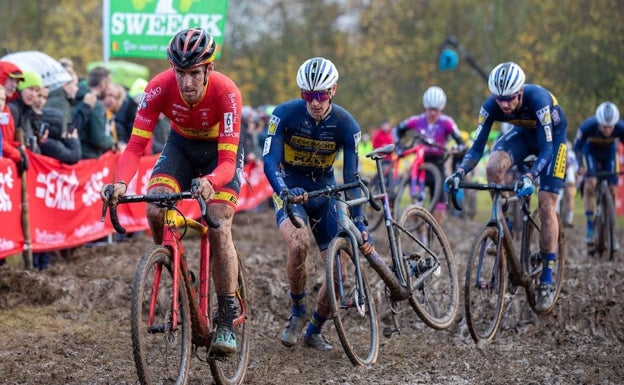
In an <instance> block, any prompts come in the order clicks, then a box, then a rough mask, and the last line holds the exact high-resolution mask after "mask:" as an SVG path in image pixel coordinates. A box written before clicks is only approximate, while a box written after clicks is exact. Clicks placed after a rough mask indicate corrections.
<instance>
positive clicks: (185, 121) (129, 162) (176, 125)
mask: <svg viewBox="0 0 624 385" xmlns="http://www.w3.org/2000/svg"><path fill="white" fill-rule="evenodd" d="M206 87H207V88H206V92H205V94H204V97H203V98H202V99H201V101H200V102H198V103H197V104H194V105H189V104H187V103H186V102H185V101H184V100H183V99H182V96H181V95H180V91H179V89H178V83H177V82H176V78H175V73H174V71H173V69H169V70H167V71H164V72H161V73H160V74H158V75H156V76H155V77H154V78H153V79H152V80H151V81H150V82H149V83H148V84H147V87H146V88H145V93H144V95H143V98H142V99H141V102H140V103H139V108H138V111H137V115H136V118H135V119H134V125H133V127H132V135H131V136H130V140H129V141H128V146H127V147H126V149H125V151H124V152H123V154H122V155H121V157H120V158H119V162H118V172H119V174H118V176H117V180H118V181H124V182H126V183H127V182H129V181H130V180H131V179H132V178H133V177H134V174H135V173H136V171H137V168H138V166H139V160H140V158H141V154H143V151H144V149H145V147H146V146H147V143H148V142H149V140H150V139H151V137H152V134H153V131H154V128H155V127H156V124H157V122H158V118H159V116H160V114H161V113H162V114H164V115H165V116H166V117H167V118H169V120H170V121H171V129H172V130H174V131H176V132H177V133H179V134H180V135H181V136H183V137H185V138H188V139H191V140H197V141H207V142H214V141H216V142H218V145H217V157H218V163H217V167H216V168H215V170H214V171H213V172H212V173H210V174H209V175H207V176H206V178H207V179H208V180H209V181H210V182H211V183H212V185H213V186H215V187H220V186H223V185H225V184H226V183H228V182H229V181H230V180H231V179H232V177H233V176H234V172H235V170H236V153H237V151H238V145H239V142H240V121H241V118H240V114H241V110H242V97H241V94H240V91H239V89H238V87H237V86H236V84H234V82H233V81H232V80H231V79H230V78H228V77H227V76H225V75H223V74H222V73H220V72H216V71H212V72H211V73H210V76H209V77H208V84H207V85H206Z"/></svg>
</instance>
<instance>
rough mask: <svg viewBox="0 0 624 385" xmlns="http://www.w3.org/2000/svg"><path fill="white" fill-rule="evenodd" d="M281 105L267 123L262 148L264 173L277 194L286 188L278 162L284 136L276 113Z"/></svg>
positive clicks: (280, 108) (281, 155) (279, 162)
mask: <svg viewBox="0 0 624 385" xmlns="http://www.w3.org/2000/svg"><path fill="white" fill-rule="evenodd" d="M282 109H283V108H282V107H281V106H278V107H277V108H276V109H275V111H274V113H273V115H271V118H270V119H269V123H268V125H267V136H266V139H265V140H264V147H263V149H262V157H263V159H264V174H265V175H266V177H267V179H268V180H269V183H270V184H271V187H273V191H274V192H275V193H277V194H279V193H281V192H282V190H284V189H285V188H287V186H286V182H284V178H283V176H282V171H281V167H280V164H281V162H282V157H283V154H284V136H283V131H284V128H283V124H282V125H280V122H281V121H282V119H281V118H280V116H279V115H278V114H279V113H280V112H281V111H282Z"/></svg>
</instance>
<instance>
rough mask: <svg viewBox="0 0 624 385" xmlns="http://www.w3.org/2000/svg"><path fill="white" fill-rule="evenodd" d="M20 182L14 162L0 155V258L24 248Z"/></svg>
mask: <svg viewBox="0 0 624 385" xmlns="http://www.w3.org/2000/svg"><path fill="white" fill-rule="evenodd" d="M21 183H22V182H21V179H20V178H19V177H18V176H17V168H16V167H15V163H14V162H13V161H12V160H11V159H9V158H2V157H0V223H2V226H1V227H2V230H0V258H2V257H5V256H7V255H11V254H16V253H20V252H21V251H22V250H23V249H24V235H23V233H22V224H21V223H22V222H21V216H22V196H21V195H22V193H21V191H22V189H21Z"/></svg>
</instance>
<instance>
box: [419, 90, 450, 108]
mask: <svg viewBox="0 0 624 385" xmlns="http://www.w3.org/2000/svg"><path fill="white" fill-rule="evenodd" d="M444 106H446V94H445V93H444V90H442V88H440V87H438V86H433V87H429V88H428V89H427V91H425V93H424V94H423V107H425V108H435V109H437V110H440V111H442V110H443V109H444Z"/></svg>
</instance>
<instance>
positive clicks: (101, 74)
mask: <svg viewBox="0 0 624 385" xmlns="http://www.w3.org/2000/svg"><path fill="white" fill-rule="evenodd" d="M109 83H110V71H109V70H107V69H106V68H104V67H95V68H94V69H92V70H91V71H89V74H88V79H87V85H86V86H85V85H84V84H83V83H80V86H79V89H78V93H77V95H76V99H77V100H79V101H84V98H85V97H86V96H87V95H88V94H90V93H92V94H95V95H96V97H97V98H98V99H102V98H103V97H104V92H105V90H106V89H107V88H108V84H109ZM87 98H88V97H87ZM78 108H79V107H74V119H77V116H76V114H77V113H80V111H79V110H78ZM82 118H85V116H82V117H81V119H82ZM79 136H80V145H81V147H82V158H83V159H93V158H99V157H100V155H102V154H103V153H105V152H106V151H110V150H112V149H113V147H114V144H115V142H114V140H113V137H112V136H111V133H110V131H108V128H107V126H106V107H105V106H104V104H103V103H102V101H101V100H97V101H96V102H95V104H94V105H93V108H92V109H91V110H90V111H89V113H88V115H87V116H86V125H85V127H84V129H81V130H79Z"/></svg>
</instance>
